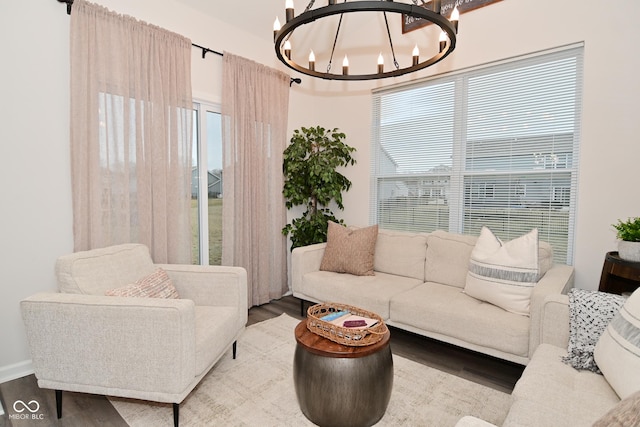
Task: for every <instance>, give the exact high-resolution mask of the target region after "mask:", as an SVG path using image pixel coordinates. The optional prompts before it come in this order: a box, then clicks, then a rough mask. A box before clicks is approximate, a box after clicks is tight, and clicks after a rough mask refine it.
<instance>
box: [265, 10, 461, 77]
mask: <svg viewBox="0 0 640 427" xmlns="http://www.w3.org/2000/svg"><path fill="white" fill-rule="evenodd" d="M313 3H314V2H313V1H311V3H310V4H309V6H307V8H306V10H305V11H304V12H303V13H301V14H300V15H298V16H296V17H291V16H288V18H289V19H287V22H286V23H285V24H284V25H283V26H282V27H281V28H280V30H274V40H275V51H276V55H277V57H278V59H279V60H280V61H282V62H283V63H284V64H285V65H286V66H287V67H289V68H291V69H294V70H296V71H298V72H300V73H303V74H306V75H308V76H312V77H319V78H321V79H326V80H374V79H383V78H387V77H397V76H401V75H404V74H408V73H412V72H415V71H418V70H422V69H424V68H427V67H429V66H431V65H433V64H436V63H438V62H440V61H442V60H443V59H444V58H446V57H447V56H448V55H449V54H450V53H451V52H453V50H454V49H455V47H456V38H457V22H455V23H454V22H452V21H449V20H448V19H447V18H445V17H444V16H442V15H441V14H440V13H439V12H435V11H433V10H430V9H426V8H424V7H422V6H418V5H417V4H408V3H396V2H394V1H393V0H377V1H363V0H357V1H346V0H345V1H344V2H343V3H335V1H329V4H328V5H327V6H324V7H320V8H317V9H311V6H312V5H313ZM432 3H433V4H434V5H435V4H437V6H436V7H437V8H438V9H439V4H440V1H433V2H432ZM357 12H383V13H385V20H386V13H387V12H390V13H398V14H403V15H408V16H410V17H414V18H421V19H425V20H427V21H429V22H431V23H433V24H435V25H437V26H438V27H440V29H441V30H442V31H443V32H444V33H446V35H447V36H448V42H445V44H444V46H442V45H441V46H440V49H439V51H438V53H437V54H436V55H434V56H432V57H430V58H426V59H425V60H422V61H418V63H417V64H416V63H415V61H414V63H413V64H412V65H411V66H408V67H403V68H400V66H399V65H398V63H397V61H396V60H395V53H394V52H393V41H392V40H391V33H390V32H389V28H388V25H387V32H388V34H389V43H390V44H391V50H392V53H393V56H394V65H395V66H396V68H395V69H392V70H389V71H384V70H382V72H380V71H381V70H380V69H378V72H377V73H371V74H344V73H343V74H337V73H331V72H330V69H328V70H327V71H326V72H321V71H317V70H315V68H314V69H311V68H310V67H305V66H304V65H301V64H299V63H297V62H295V61H294V60H293V59H291V55H290V53H289V54H287V53H286V52H285V49H284V45H285V42H286V41H287V40H289V38H290V37H291V35H292V34H293V32H294V31H295V29H296V28H298V27H301V26H303V25H306V24H310V23H312V22H314V21H317V20H319V19H322V18H325V17H328V16H333V15H344V14H347V13H357ZM339 28H340V27H338V31H339ZM337 36H338V34H337V33H336V39H337ZM334 48H335V41H334Z"/></svg>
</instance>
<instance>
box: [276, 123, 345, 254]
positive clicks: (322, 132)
mask: <svg viewBox="0 0 640 427" xmlns="http://www.w3.org/2000/svg"><path fill="white" fill-rule="evenodd" d="M345 138H346V135H345V134H344V133H342V132H339V131H338V129H337V128H334V129H331V130H327V129H325V128H323V127H321V126H316V127H311V128H305V127H302V128H300V129H296V130H294V132H293V136H292V137H291V143H290V144H289V146H288V147H287V148H286V149H285V150H284V156H283V157H284V160H283V164H282V170H283V173H284V188H283V190H282V194H283V195H284V197H285V201H286V202H285V204H286V207H287V209H291V208H293V207H294V206H301V205H304V206H305V207H306V210H305V212H304V213H303V214H302V216H301V217H299V218H296V219H294V220H293V221H292V222H291V224H287V225H286V226H285V227H284V228H283V229H282V234H284V235H285V236H287V235H291V243H292V244H291V249H292V250H293V248H296V247H299V246H306V245H311V244H313V243H322V242H326V241H327V226H328V222H329V221H334V222H337V223H339V224H344V221H342V220H338V219H336V217H335V215H334V214H333V212H332V211H331V209H329V208H328V207H327V206H328V205H329V204H330V203H331V202H332V201H333V202H335V203H336V205H337V206H338V208H339V209H341V210H342V209H344V205H343V204H342V192H343V191H348V190H349V188H351V181H349V180H348V179H347V177H345V176H344V175H343V174H341V173H340V172H338V170H337V169H338V168H339V167H343V166H349V165H354V164H355V163H356V161H355V159H354V158H353V157H352V155H351V154H352V153H353V152H354V151H356V149H355V148H354V147H350V146H349V145H347V144H345V143H344V139H345Z"/></svg>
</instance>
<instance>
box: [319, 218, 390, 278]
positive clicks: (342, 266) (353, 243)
mask: <svg viewBox="0 0 640 427" xmlns="http://www.w3.org/2000/svg"><path fill="white" fill-rule="evenodd" d="M377 238H378V226H377V225H372V226H370V227H365V228H359V229H355V230H352V229H349V228H346V227H343V226H342V225H340V224H336V223H335V222H332V221H329V227H328V229H327V247H326V248H325V250H324V255H323V257H322V262H321V263H320V270H323V271H333V272H335V273H350V274H353V275H356V276H373V275H374V273H373V260H374V255H375V248H376V240H377Z"/></svg>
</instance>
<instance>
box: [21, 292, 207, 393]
mask: <svg viewBox="0 0 640 427" xmlns="http://www.w3.org/2000/svg"><path fill="white" fill-rule="evenodd" d="M20 308H21V311H22V317H23V320H24V324H25V329H26V333H27V340H28V343H29V348H30V352H31V358H32V362H33V367H34V370H35V374H36V377H37V378H38V381H39V384H40V385H41V386H42V387H45V388H59V389H61V390H70V391H84V392H89V393H91V392H93V393H95V392H102V393H101V394H104V392H105V390H111V391H113V393H111V394H113V395H119V393H118V392H117V390H136V391H138V392H141V393H146V392H152V393H157V394H162V393H167V394H171V393H177V392H181V391H183V390H184V389H185V387H187V386H188V385H189V384H190V383H191V382H192V381H193V380H194V377H195V362H196V356H195V352H196V327H195V309H194V303H193V301H190V300H185V299H159V298H125V297H112V296H96V295H81V294H64V293H40V294H36V295H34V296H31V297H29V298H27V299H25V300H23V301H21V302H20ZM167 372H171V375H167Z"/></svg>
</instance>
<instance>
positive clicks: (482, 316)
mask: <svg viewBox="0 0 640 427" xmlns="http://www.w3.org/2000/svg"><path fill="white" fill-rule="evenodd" d="M390 317H391V319H392V320H393V321H394V322H397V323H400V324H405V325H409V326H412V327H415V328H418V329H422V330H425V331H429V332H434V333H438V334H442V335H446V336H449V337H452V338H457V339H459V340H462V341H465V342H468V343H471V344H475V345H479V346H483V347H490V348H494V349H496V350H500V351H503V352H505V353H510V354H514V355H518V356H523V357H527V356H528V352H529V318H528V317H525V316H520V315H517V314H513V313H510V312H508V311H506V310H503V309H501V308H500V307H496V306H495V305H492V304H489V303H486V302H483V301H480V300H477V299H475V298H472V297H470V296H468V295H466V294H465V293H463V292H462V289H460V288H458V287H457V286H447V285H442V284H439V283H431V282H427V283H424V284H422V285H420V286H417V287H415V288H413V289H411V290H409V291H407V292H404V293H402V294H399V295H396V296H394V297H393V298H392V299H391V308H390Z"/></svg>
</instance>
